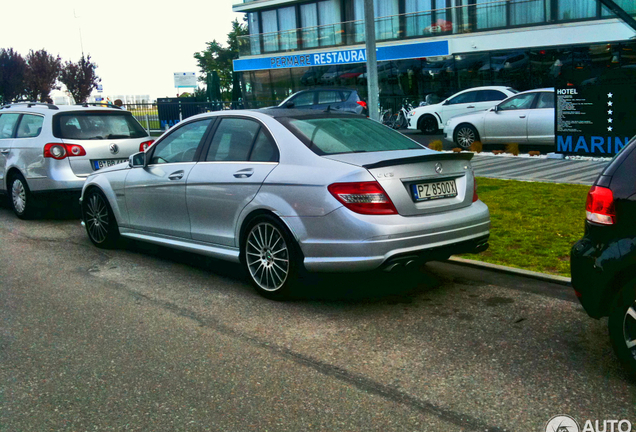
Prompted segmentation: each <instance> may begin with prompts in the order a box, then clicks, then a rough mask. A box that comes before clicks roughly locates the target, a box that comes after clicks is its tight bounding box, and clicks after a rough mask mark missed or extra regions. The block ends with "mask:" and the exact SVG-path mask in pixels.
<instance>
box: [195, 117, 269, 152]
mask: <svg viewBox="0 0 636 432" xmlns="http://www.w3.org/2000/svg"><path fill="white" fill-rule="evenodd" d="M260 127H261V126H260V124H259V123H258V122H257V121H254V120H249V119H241V118H224V119H223V120H221V124H220V125H219V127H218V128H217V129H216V132H215V133H214V138H213V139H212V144H211V145H210V149H209V150H208V155H207V157H206V158H205V160H206V161H233V162H235V161H247V160H248V157H249V154H250V150H251V148H252V143H253V142H254V138H255V137H256V134H257V133H258V131H259V129H260Z"/></svg>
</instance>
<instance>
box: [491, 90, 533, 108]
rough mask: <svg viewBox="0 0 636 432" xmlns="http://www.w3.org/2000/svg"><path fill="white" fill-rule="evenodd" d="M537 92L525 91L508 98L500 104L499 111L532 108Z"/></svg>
mask: <svg viewBox="0 0 636 432" xmlns="http://www.w3.org/2000/svg"><path fill="white" fill-rule="evenodd" d="M535 95H536V93H525V94H522V95H518V96H515V97H513V98H510V99H508V100H507V101H505V102H502V103H500V104H499V107H498V109H499V111H511V110H520V109H530V108H531V107H532V102H533V101H534V97H535Z"/></svg>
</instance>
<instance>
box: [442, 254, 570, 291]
mask: <svg viewBox="0 0 636 432" xmlns="http://www.w3.org/2000/svg"><path fill="white" fill-rule="evenodd" d="M448 262H450V263H453V264H459V265H463V266H467V267H474V268H481V269H487V270H493V271H496V272H499V273H508V274H512V275H515V276H523V277H527V278H531V279H537V280H540V281H544V282H550V283H554V284H558V285H564V286H569V287H571V286H572V279H571V278H569V277H564V276H555V275H550V274H546V273H539V272H535V271H530V270H522V269H518V268H514V267H506V266H502V265H498V264H491V263H486V262H482V261H476V260H471V259H465V258H457V257H450V258H449V259H448Z"/></svg>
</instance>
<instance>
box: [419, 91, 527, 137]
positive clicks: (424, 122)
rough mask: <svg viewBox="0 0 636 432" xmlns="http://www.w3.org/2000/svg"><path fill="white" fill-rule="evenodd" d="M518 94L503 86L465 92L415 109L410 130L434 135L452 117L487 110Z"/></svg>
mask: <svg viewBox="0 0 636 432" xmlns="http://www.w3.org/2000/svg"><path fill="white" fill-rule="evenodd" d="M516 93H518V92H517V90H514V89H512V88H510V87H502V86H486V87H473V88H471V89H468V90H463V91H460V92H459V93H455V94H454V95H452V96H451V97H449V98H448V99H446V100H444V101H442V102H440V103H438V104H434V105H425V106H421V107H417V108H415V109H414V110H413V111H411V112H410V113H409V117H408V128H409V129H419V130H421V131H422V133H425V134H434V133H437V132H438V131H439V130H440V129H442V128H443V127H444V124H446V122H447V121H448V119H450V118H451V117H454V116H457V115H463V114H470V113H473V112H476V111H482V110H486V109H488V108H491V107H492V106H493V105H495V104H496V103H497V102H499V101H502V100H504V99H506V98H507V97H509V96H512V95H514V94H516Z"/></svg>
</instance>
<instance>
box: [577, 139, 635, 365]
mask: <svg viewBox="0 0 636 432" xmlns="http://www.w3.org/2000/svg"><path fill="white" fill-rule="evenodd" d="M586 213H587V220H586V221H585V235H584V236H583V238H582V239H581V240H579V241H578V242H577V243H576V244H575V245H574V246H573V247H572V252H571V260H570V262H571V270H572V286H573V287H574V289H575V292H576V295H577V297H578V298H579V300H580V302H581V304H582V305H583V308H584V309H585V311H586V312H587V313H588V315H590V316H591V317H593V318H601V317H605V316H609V323H608V326H609V334H610V338H611V340H612V344H613V346H614V350H615V351H616V354H617V355H618V357H619V358H620V360H621V361H622V362H623V363H624V364H625V365H626V366H627V368H628V369H629V371H630V372H631V373H632V374H633V375H636V138H632V140H631V141H630V142H629V143H628V145H627V146H625V147H624V148H623V150H622V151H621V152H620V153H618V154H617V155H616V156H615V157H614V159H613V160H612V162H611V163H610V164H609V165H608V166H607V168H605V170H604V171H603V172H602V173H601V174H600V175H599V177H598V178H597V179H596V181H595V182H594V185H593V186H592V188H591V189H590V192H589V193H588V196H587V203H586Z"/></svg>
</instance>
